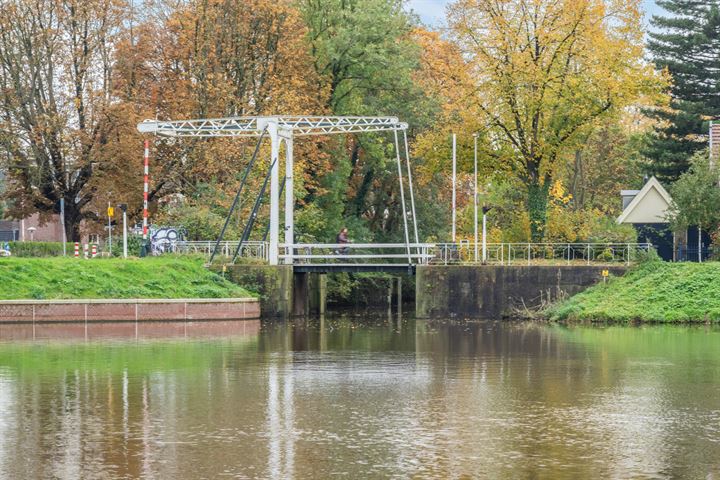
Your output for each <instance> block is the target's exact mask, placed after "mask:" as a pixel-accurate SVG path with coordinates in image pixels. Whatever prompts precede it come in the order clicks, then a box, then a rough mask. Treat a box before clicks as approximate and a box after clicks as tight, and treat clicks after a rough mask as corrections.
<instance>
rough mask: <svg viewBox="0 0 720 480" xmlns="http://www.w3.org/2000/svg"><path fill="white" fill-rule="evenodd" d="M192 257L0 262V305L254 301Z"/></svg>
mask: <svg viewBox="0 0 720 480" xmlns="http://www.w3.org/2000/svg"><path fill="white" fill-rule="evenodd" d="M203 261H204V260H203V259H202V258H196V257H174V256H173V257H148V258H143V259H129V260H123V259H114V258H112V259H105V258H95V259H90V260H84V259H75V258H62V257H60V258H12V257H11V258H2V259H0V300H21V299H36V300H42V299H47V300H55V299H76V298H77V299H84V298H103V299H113V298H226V297H251V296H254V295H253V294H251V293H250V292H248V291H247V290H245V289H243V288H241V287H239V286H238V285H235V284H234V283H232V282H230V281H228V280H225V279H224V278H222V276H220V275H217V274H215V273H213V272H211V271H209V270H208V269H206V268H205V267H204V266H203Z"/></svg>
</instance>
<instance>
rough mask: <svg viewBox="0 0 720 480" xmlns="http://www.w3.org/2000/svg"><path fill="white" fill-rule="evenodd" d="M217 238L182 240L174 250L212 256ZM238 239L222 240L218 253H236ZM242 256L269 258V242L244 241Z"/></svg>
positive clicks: (223, 254)
mask: <svg viewBox="0 0 720 480" xmlns="http://www.w3.org/2000/svg"><path fill="white" fill-rule="evenodd" d="M215 243H216V241H215V240H202V241H192V242H190V241H187V242H184V241H180V242H176V243H175V244H174V245H173V250H172V251H173V252H174V253H179V254H188V253H197V254H203V255H205V256H208V257H209V256H210V255H211V254H212V252H213V249H214V248H215ZM237 245H238V241H237V240H235V241H232V240H229V241H223V242H220V246H219V247H218V255H221V256H225V257H230V256H232V255H233V254H234V253H235V249H236V248H237ZM239 256H240V257H243V258H257V259H260V260H265V261H267V259H268V242H260V241H247V242H244V243H243V245H242V248H241V249H240V254H239Z"/></svg>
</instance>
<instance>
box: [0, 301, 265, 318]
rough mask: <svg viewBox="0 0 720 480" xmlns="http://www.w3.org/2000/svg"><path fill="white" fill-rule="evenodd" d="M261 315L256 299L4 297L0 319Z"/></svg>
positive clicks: (234, 316) (235, 316) (246, 316)
mask: <svg viewBox="0 0 720 480" xmlns="http://www.w3.org/2000/svg"><path fill="white" fill-rule="evenodd" d="M250 318H260V302H259V301H258V300H257V299H255V298H196V299H177V300H176V299H173V300H169V299H127V300H125V299H123V300H95V299H92V300H3V301H0V322H77V321H98V322H100V321H158V320H244V319H250Z"/></svg>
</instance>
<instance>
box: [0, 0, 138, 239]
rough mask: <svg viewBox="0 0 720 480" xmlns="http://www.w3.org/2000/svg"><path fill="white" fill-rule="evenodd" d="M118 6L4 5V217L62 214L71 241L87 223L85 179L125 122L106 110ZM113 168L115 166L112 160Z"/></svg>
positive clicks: (69, 1) (0, 45)
mask: <svg viewBox="0 0 720 480" xmlns="http://www.w3.org/2000/svg"><path fill="white" fill-rule="evenodd" d="M126 8H127V6H126V5H125V3H124V2H123V1H122V0H82V1H80V0H65V1H61V2H60V1H55V0H10V1H7V2H3V6H2V9H0V149H1V151H2V157H3V160H4V162H5V163H6V168H7V172H8V179H7V182H8V185H7V189H6V192H5V197H6V198H7V199H8V200H9V201H10V209H9V211H10V214H11V215H14V216H16V217H24V216H26V215H28V214H30V213H33V212H40V213H41V215H43V216H47V215H49V214H52V213H58V212H59V210H60V200H61V199H64V202H65V226H66V229H67V232H68V237H69V238H70V239H72V240H79V235H80V230H79V227H80V222H81V221H82V220H83V219H86V218H92V217H93V216H94V215H95V213H94V212H93V211H92V210H91V209H90V208H89V204H90V202H91V201H92V200H93V198H94V197H95V195H96V193H97V187H96V186H94V185H93V184H92V182H91V179H92V177H93V175H94V173H95V172H96V171H97V170H98V168H102V165H103V164H104V163H106V162H107V161H110V159H108V158H107V156H106V155H105V150H104V149H105V146H106V145H108V144H109V143H110V142H111V141H112V137H113V133H114V132H115V131H116V129H117V128H118V126H119V125H121V124H124V123H126V119H125V118H123V117H121V116H117V115H114V114H113V113H112V110H113V107H112V100H113V98H112V75H113V71H112V67H113V54H114V45H115V42H116V39H117V35H118V33H119V31H120V29H121V28H122V20H123V12H124V11H125V10H126ZM112 161H121V159H119V158H114V159H112Z"/></svg>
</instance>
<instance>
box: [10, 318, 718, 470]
mask: <svg viewBox="0 0 720 480" xmlns="http://www.w3.org/2000/svg"><path fill="white" fill-rule="evenodd" d="M39 326H40V325H36V328H35V329H34V331H33V330H32V329H31V330H27V326H22V327H21V326H18V325H15V326H7V325H6V326H3V327H2V329H0V338H2V339H3V340H4V342H0V412H1V413H0V478H52V477H57V478H81V477H84V478H140V477H143V478H154V477H158V478H217V477H222V476H228V477H236V478H324V477H329V476H338V475H342V476H346V477H350V478H388V477H403V478H405V477H418V478H464V477H467V478H477V477H480V478H500V477H502V478H505V477H508V478H526V477H538V478H542V477H550V478H597V477H603V478H605V477H612V478H627V477H640V478H642V477H652V478H663V477H665V478H681V477H689V478H698V477H700V478H706V477H708V476H712V475H720V460H718V459H720V378H719V377H720V351H719V350H718V348H717V345H718V341H719V340H720V332H719V331H718V330H716V329H709V328H686V327H648V328H628V327H612V328H592V327H576V328H564V327H559V326H547V325H539V324H532V323H501V322H449V321H448V322H422V321H417V322H415V321H412V320H401V321H398V320H397V318H392V317H391V318H389V319H386V318H363V319H353V318H323V319H315V320H307V321H302V322H296V323H291V324H280V325H274V324H267V325H264V326H263V327H262V328H260V325H259V324H257V323H256V322H211V323H206V322H203V323H201V324H197V325H194V324H183V323H182V322H180V323H167V324H164V325H162V326H161V325H150V326H145V325H141V324H132V323H131V324H129V325H118V324H112V325H106V326H99V325H93V324H87V325H85V324H79V325H58V326H54V328H55V330H47V329H46V330H43V329H42V328H41V329H38V328H37V327H39ZM30 327H32V326H30ZM161 327H164V328H161ZM51 331H53V332H55V333H56V334H57V336H58V337H57V338H55V339H53V340H51V339H49V336H50V332H51Z"/></svg>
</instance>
